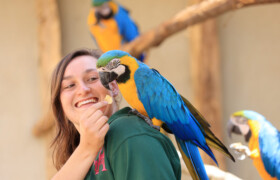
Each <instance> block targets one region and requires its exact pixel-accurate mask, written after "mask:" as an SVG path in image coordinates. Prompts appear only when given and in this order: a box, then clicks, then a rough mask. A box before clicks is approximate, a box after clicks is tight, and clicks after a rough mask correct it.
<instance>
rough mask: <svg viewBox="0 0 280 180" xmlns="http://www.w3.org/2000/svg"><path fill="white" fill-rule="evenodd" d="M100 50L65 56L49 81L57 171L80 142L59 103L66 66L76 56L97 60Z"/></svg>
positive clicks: (74, 52)
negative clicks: (54, 127) (54, 120)
mask: <svg viewBox="0 0 280 180" xmlns="http://www.w3.org/2000/svg"><path fill="white" fill-rule="evenodd" d="M101 54H102V52H101V51H100V50H90V49H80V50H76V51H73V52H71V53H69V54H68V55H66V56H65V57H64V58H63V59H62V60H61V61H60V62H59V64H58V65H57V67H56V69H55V70H54V72H53V75H52V81H51V103H52V110H53V113H54V117H55V119H56V122H57V134H56V137H55V139H54V141H53V144H52V145H53V146H54V153H53V161H54V164H55V167H56V169H57V170H59V169H60V168H61V167H62V166H63V164H65V162H66V161H67V160H68V158H69V157H70V155H71V154H72V153H73V152H74V150H75V149H76V147H77V146H78V145H79V142H80V134H79V132H78V131H77V130H76V128H75V126H74V125H73V124H72V123H71V122H70V121H69V120H68V119H67V118H66V117H65V114H64V112H63V109H62V105H61V102H60V91H61V82H62V79H63V75H64V72H65V69H66V67H67V65H68V64H69V63H70V62H71V61H72V60H73V59H74V58H76V57H78V56H92V57H94V58H96V59H98V58H99V57H100V56H101Z"/></svg>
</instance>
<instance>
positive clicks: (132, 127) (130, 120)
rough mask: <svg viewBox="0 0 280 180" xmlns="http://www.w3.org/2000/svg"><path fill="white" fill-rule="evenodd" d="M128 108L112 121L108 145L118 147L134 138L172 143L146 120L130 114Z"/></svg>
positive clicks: (110, 121)
mask: <svg viewBox="0 0 280 180" xmlns="http://www.w3.org/2000/svg"><path fill="white" fill-rule="evenodd" d="M130 110H131V109H130V108H128V107H126V108H124V109H121V110H120V111H118V112H117V113H115V114H114V115H113V116H112V117H111V118H110V119H109V124H110V129H109V131H108V133H107V135H106V141H107V143H106V144H107V145H112V144H113V145H114V146H118V145H120V144H121V143H123V142H124V141H127V140H129V139H132V138H135V137H137V138H145V139H150V138H152V139H157V140H159V141H161V142H164V143H171V144H172V142H171V141H170V140H169V138H167V137H166V136H165V135H164V134H162V133H160V132H159V131H158V130H156V129H154V128H152V127H150V126H149V125H148V124H147V123H146V122H145V120H143V119H142V118H140V117H138V116H136V115H134V114H132V113H130Z"/></svg>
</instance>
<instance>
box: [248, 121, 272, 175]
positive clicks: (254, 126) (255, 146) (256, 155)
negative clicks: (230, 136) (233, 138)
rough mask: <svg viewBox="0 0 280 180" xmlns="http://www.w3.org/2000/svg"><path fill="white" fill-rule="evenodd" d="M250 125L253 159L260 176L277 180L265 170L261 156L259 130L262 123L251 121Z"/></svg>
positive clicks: (250, 143) (250, 146)
mask: <svg viewBox="0 0 280 180" xmlns="http://www.w3.org/2000/svg"><path fill="white" fill-rule="evenodd" d="M249 126H250V129H251V131H252V137H251V138H250V141H249V144H248V145H249V149H250V151H251V152H252V155H251V158H252V160H253V164H254V166H255V167H256V168H257V170H258V172H259V174H260V176H261V177H262V178H263V179H265V180H277V179H276V177H275V178H273V177H271V176H270V174H268V173H267V171H266V170H265V167H264V164H263V161H262V158H261V153H260V148H259V133H258V132H259V130H260V125H259V124H258V123H254V122H252V121H249Z"/></svg>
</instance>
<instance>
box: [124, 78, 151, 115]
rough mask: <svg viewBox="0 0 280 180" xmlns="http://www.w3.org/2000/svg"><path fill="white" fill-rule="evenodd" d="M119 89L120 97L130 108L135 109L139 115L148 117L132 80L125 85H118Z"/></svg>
mask: <svg viewBox="0 0 280 180" xmlns="http://www.w3.org/2000/svg"><path fill="white" fill-rule="evenodd" d="M119 88H120V91H121V93H122V96H123V97H124V99H125V100H126V101H127V103H128V104H129V105H130V106H131V107H132V108H134V109H136V110H137V111H138V112H140V113H141V114H143V115H145V116H148V114H147V112H146V110H145V108H144V106H143V104H142V102H141V101H140V100H139V98H138V95H137V88H136V84H135V81H134V78H131V79H129V80H128V81H127V82H126V83H120V84H119Z"/></svg>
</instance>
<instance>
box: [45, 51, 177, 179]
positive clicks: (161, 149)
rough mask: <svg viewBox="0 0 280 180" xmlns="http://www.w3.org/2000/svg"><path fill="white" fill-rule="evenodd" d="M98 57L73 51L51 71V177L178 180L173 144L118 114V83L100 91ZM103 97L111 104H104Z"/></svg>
mask: <svg viewBox="0 0 280 180" xmlns="http://www.w3.org/2000/svg"><path fill="white" fill-rule="evenodd" d="M100 55H101V53H100V51H99V50H87V49H82V50H77V51H74V52H72V53H70V54H68V55H67V56H65V57H64V58H63V59H62V60H61V62H60V63H59V64H58V65H57V68H56V69H55V71H54V73H53V77H52V86H51V96H52V107H53V111H54V115H55V117H56V121H57V127H58V128H57V129H58V131H57V135H56V137H55V139H54V143H53V144H54V147H55V151H54V162H55V166H56V168H57V169H58V172H57V173H56V174H55V176H54V177H53V179H68V180H70V179H102V180H104V179H105V180H106V179H108V180H111V179H112V180H113V179H120V180H125V179H135V177H137V178H138V179H139V178H140V179H155V180H156V179H180V178H181V169H180V161H179V158H178V155H177V152H176V150H175V148H174V146H173V144H172V142H171V141H170V140H169V139H168V138H167V137H166V136H165V135H163V134H161V133H160V132H159V131H157V130H155V129H153V128H151V127H150V126H149V125H148V124H146V123H145V121H144V120H142V119H140V118H139V117H137V116H135V115H133V114H130V113H129V112H130V110H131V109H130V108H128V107H127V108H124V109H122V110H119V111H118V103H117V101H116V100H115V98H116V97H117V96H118V94H119V88H118V86H117V83H116V82H115V81H113V82H111V83H109V84H108V87H107V88H105V87H104V86H103V85H102V84H101V81H100V79H99V74H98V72H97V69H96V63H97V59H98V58H99V57H100ZM108 96H110V97H113V100H112V102H107V99H108ZM109 126H110V128H109ZM105 137H106V138H105ZM132 167H133V168H132Z"/></svg>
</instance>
